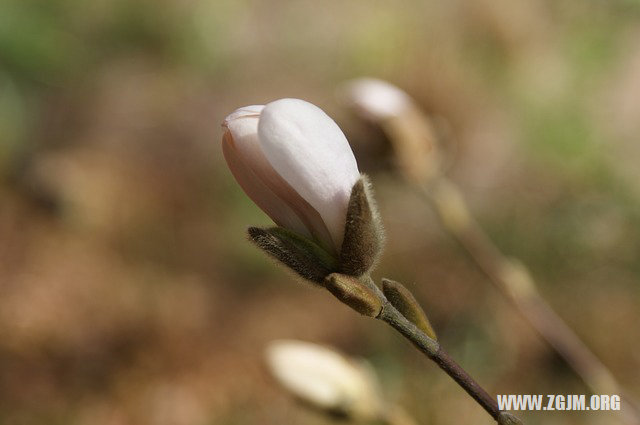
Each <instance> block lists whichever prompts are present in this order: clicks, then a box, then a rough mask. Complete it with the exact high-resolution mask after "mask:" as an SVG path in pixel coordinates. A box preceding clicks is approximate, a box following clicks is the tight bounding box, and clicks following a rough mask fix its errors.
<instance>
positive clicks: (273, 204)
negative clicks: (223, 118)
mask: <svg viewBox="0 0 640 425" xmlns="http://www.w3.org/2000/svg"><path fill="white" fill-rule="evenodd" d="M222 153H223V155H224V158H225V160H226V161H227V165H228V166H229V169H230V170H231V173H232V174H233V176H234V177H235V179H236V181H237V182H238V184H239V185H240V187H242V190H244V192H245V193H246V194H247V196H249V198H251V200H252V201H253V202H254V203H255V204H256V205H257V206H258V207H260V209H261V210H262V211H264V212H265V213H266V214H267V215H268V216H269V217H270V218H271V219H272V220H273V221H274V222H275V223H276V224H277V225H278V226H282V227H285V228H287V229H290V230H293V231H295V232H298V233H300V234H302V235H305V236H311V234H310V232H309V231H308V230H307V227H306V226H305V225H304V223H303V222H302V220H300V218H299V217H298V215H297V214H296V213H295V212H294V211H293V209H291V208H290V207H289V206H288V205H287V204H286V203H285V202H284V201H282V199H280V198H279V197H278V196H277V195H276V194H275V193H274V192H273V191H272V190H271V189H269V187H268V186H267V185H266V184H264V183H263V181H262V180H261V179H260V178H259V177H257V176H256V174H255V173H254V172H253V171H252V170H251V168H249V167H248V166H247V165H246V164H245V163H244V161H243V159H242V157H241V155H239V153H238V150H237V149H236V147H235V146H234V143H233V137H232V136H231V134H230V133H229V132H228V131H227V132H225V134H224V136H223V139H222Z"/></svg>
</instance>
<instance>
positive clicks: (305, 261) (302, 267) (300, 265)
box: [249, 227, 337, 284]
mask: <svg viewBox="0 0 640 425" xmlns="http://www.w3.org/2000/svg"><path fill="white" fill-rule="evenodd" d="M249 238H250V239H251V241H252V242H253V243H255V244H256V245H257V246H258V247H259V248H260V249H262V250H263V251H265V252H266V253H267V254H269V255H270V256H271V257H273V258H275V259H276V260H278V261H279V262H281V263H282V264H284V265H285V266H287V267H288V268H290V269H291V270H293V271H294V272H296V273H297V274H298V275H300V276H302V277H303V278H304V279H306V280H310V281H311V282H315V283H318V284H321V283H322V282H323V281H324V279H325V278H326V277H327V275H329V274H331V273H333V272H335V271H336V269H337V265H336V260H335V259H334V258H333V257H332V256H331V255H330V254H329V253H328V252H327V251H325V250H324V249H323V248H321V247H320V246H319V245H317V244H316V243H314V242H313V241H311V240H309V239H307V238H305V237H303V236H300V235H298V234H297V233H294V232H292V231H290V230H287V229H283V228H282V227H271V228H268V229H261V228H258V227H250V228H249Z"/></svg>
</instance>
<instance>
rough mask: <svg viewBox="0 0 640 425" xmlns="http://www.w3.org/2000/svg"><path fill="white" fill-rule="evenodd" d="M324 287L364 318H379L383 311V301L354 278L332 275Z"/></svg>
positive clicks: (338, 274)
mask: <svg viewBox="0 0 640 425" xmlns="http://www.w3.org/2000/svg"><path fill="white" fill-rule="evenodd" d="M324 286H325V287H326V288H327V290H328V291H329V292H331V293H332V294H333V295H334V296H335V297H336V298H337V299H339V300H340V301H342V302H343V303H344V304H346V305H348V306H349V307H351V308H352V309H354V310H355V311H357V312H358V313H360V314H362V315H364V316H369V317H378V315H379V314H380V311H382V300H381V299H380V297H379V296H378V294H377V293H376V292H375V291H373V290H372V289H371V288H369V287H368V286H366V285H365V284H364V283H362V282H361V281H360V280H358V279H356V278H354V277H352V276H346V275H343V274H340V273H332V274H330V275H329V276H328V277H327V278H326V279H325V281H324Z"/></svg>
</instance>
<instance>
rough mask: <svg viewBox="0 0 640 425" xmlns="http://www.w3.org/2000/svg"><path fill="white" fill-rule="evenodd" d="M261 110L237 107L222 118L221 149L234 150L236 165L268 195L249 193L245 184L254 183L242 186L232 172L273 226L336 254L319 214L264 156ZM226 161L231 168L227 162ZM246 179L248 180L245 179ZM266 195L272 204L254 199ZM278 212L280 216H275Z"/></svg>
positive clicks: (237, 177) (252, 107)
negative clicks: (260, 137) (224, 129)
mask: <svg viewBox="0 0 640 425" xmlns="http://www.w3.org/2000/svg"><path fill="white" fill-rule="evenodd" d="M262 108H263V106H261V105H255V106H249V107H244V108H240V109H238V110H237V111H235V112H234V113H232V114H231V115H229V116H228V117H227V118H226V119H225V121H224V124H223V125H224V126H225V127H227V129H228V134H229V136H228V138H229V140H228V141H226V143H223V149H225V146H227V145H228V146H227V147H226V149H227V151H230V150H231V148H233V151H234V153H235V155H236V156H237V161H236V162H238V161H240V163H241V165H243V166H244V168H245V169H246V170H247V171H249V172H250V173H249V174H250V175H251V176H253V180H255V181H256V182H257V183H260V186H261V190H262V191H266V192H267V193H268V195H265V194H262V193H259V191H256V190H252V191H251V192H250V190H251V189H249V188H248V185H251V186H254V187H255V186H256V185H257V183H255V182H254V183H251V182H246V181H245V183H244V184H243V183H242V182H241V181H240V179H241V178H242V177H239V176H238V175H236V172H234V176H235V177H236V180H238V183H240V186H242V188H243V189H244V191H245V192H246V193H247V195H249V197H250V198H251V199H252V200H253V201H254V202H255V203H256V204H257V205H258V206H259V207H260V208H261V209H262V210H263V211H264V212H265V213H267V215H268V216H269V217H271V219H272V220H273V221H274V222H275V223H276V224H278V225H279V226H282V227H285V228H287V229H290V230H293V231H296V232H298V233H300V234H302V235H305V236H313V237H314V238H316V239H318V240H319V241H320V242H321V243H322V244H323V245H325V247H326V248H328V249H329V250H330V251H335V250H334V247H333V244H332V241H331V237H330V234H329V231H328V230H327V228H326V226H325V224H324V222H323V221H322V218H321V217H320V214H319V213H318V212H317V211H316V210H315V209H314V208H313V207H312V206H311V205H310V204H309V203H308V202H307V201H305V200H304V199H303V198H302V197H301V196H300V195H299V194H298V193H297V192H296V191H295V190H294V189H293V188H292V187H291V186H290V185H289V184H288V183H287V182H286V181H285V180H284V179H283V178H282V177H280V175H278V173H277V172H276V171H275V170H274V169H273V167H272V166H271V164H270V163H269V161H268V160H267V158H266V157H265V156H264V153H263V152H262V149H261V148H260V143H259V142H258V135H257V129H258V119H259V114H260V111H261V110H262ZM225 138H227V134H225ZM227 155H229V154H227V153H225V157H227ZM227 162H228V163H229V167H230V168H232V166H231V163H230V161H229V159H227ZM232 172H233V168H232ZM243 174H247V173H243ZM245 180H247V179H246V178H245ZM256 192H258V193H256ZM252 193H253V194H252ZM265 196H269V198H271V201H270V202H267V203H266V202H265V199H262V203H260V202H258V201H257V200H256V199H257V198H258V197H261V198H265ZM277 211H279V214H276V212H277ZM283 213H285V214H283ZM291 213H293V215H294V216H295V220H294V219H293V218H292V217H291V215H292V214H291Z"/></svg>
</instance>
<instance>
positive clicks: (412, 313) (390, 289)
mask: <svg viewBox="0 0 640 425" xmlns="http://www.w3.org/2000/svg"><path fill="white" fill-rule="evenodd" d="M382 292H384V295H385V296H386V297H387V299H388V300H389V302H390V303H391V305H393V306H394V307H395V308H397V309H398V311H399V312H400V313H402V315H403V316H404V317H406V318H407V320H409V321H410V322H411V323H413V324H414V325H416V326H417V327H418V329H420V330H421V331H422V332H424V333H425V334H426V335H427V336H428V337H429V338H431V339H433V340H435V341H437V340H438V337H437V336H436V332H435V331H434V330H433V327H432V326H431V322H429V319H428V318H427V315H426V314H425V313H424V310H422V307H420V304H418V301H417V300H416V299H415V297H414V296H413V294H412V293H411V292H410V291H409V290H408V289H407V288H405V287H404V286H403V285H402V284H401V283H399V282H396V281H393V280H389V279H382Z"/></svg>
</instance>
